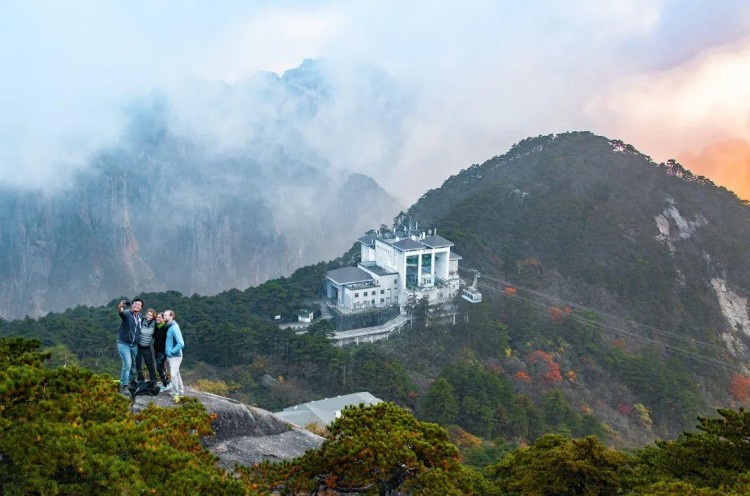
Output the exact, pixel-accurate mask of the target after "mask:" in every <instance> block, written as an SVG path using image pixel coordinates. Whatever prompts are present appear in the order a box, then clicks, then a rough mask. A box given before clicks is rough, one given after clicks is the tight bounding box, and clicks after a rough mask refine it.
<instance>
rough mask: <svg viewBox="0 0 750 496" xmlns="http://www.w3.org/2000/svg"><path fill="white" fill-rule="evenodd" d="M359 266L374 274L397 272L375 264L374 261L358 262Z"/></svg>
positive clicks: (383, 274)
mask: <svg viewBox="0 0 750 496" xmlns="http://www.w3.org/2000/svg"><path fill="white" fill-rule="evenodd" d="M359 266H360V267H362V268H363V269H365V270H369V271H370V272H373V273H374V274H377V275H379V276H387V275H391V274H398V272H396V271H395V270H390V269H386V268H385V267H381V266H380V265H378V264H376V263H375V262H360V264H359Z"/></svg>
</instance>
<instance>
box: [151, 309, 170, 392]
mask: <svg viewBox="0 0 750 496" xmlns="http://www.w3.org/2000/svg"><path fill="white" fill-rule="evenodd" d="M166 342H167V324H166V322H164V314H162V313H157V314H156V325H155V326H154V355H156V372H158V373H159V378H160V379H161V382H162V384H163V386H161V387H160V388H159V391H160V392H161V391H168V390H170V389H172V383H171V382H167V372H166V371H165V370H164V363H165V362H166V361H167V353H166V351H165V344H166Z"/></svg>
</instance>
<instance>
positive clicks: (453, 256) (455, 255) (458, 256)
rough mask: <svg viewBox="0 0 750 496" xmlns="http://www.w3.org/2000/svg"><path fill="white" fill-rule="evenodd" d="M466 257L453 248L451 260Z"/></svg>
mask: <svg viewBox="0 0 750 496" xmlns="http://www.w3.org/2000/svg"><path fill="white" fill-rule="evenodd" d="M463 258H464V257H462V256H461V255H459V254H458V253H456V252H455V251H453V250H451V260H462V259H463Z"/></svg>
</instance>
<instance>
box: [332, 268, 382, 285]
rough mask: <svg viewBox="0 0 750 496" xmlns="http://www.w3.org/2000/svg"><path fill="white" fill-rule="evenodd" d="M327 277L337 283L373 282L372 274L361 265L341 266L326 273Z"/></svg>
mask: <svg viewBox="0 0 750 496" xmlns="http://www.w3.org/2000/svg"><path fill="white" fill-rule="evenodd" d="M326 277H327V278H328V279H330V280H332V281H333V282H335V283H336V284H352V283H357V282H359V283H366V282H372V276H371V275H370V274H368V273H367V272H365V271H364V270H362V269H360V268H359V267H341V268H340V269H334V270H331V271H329V272H328V273H327V274H326Z"/></svg>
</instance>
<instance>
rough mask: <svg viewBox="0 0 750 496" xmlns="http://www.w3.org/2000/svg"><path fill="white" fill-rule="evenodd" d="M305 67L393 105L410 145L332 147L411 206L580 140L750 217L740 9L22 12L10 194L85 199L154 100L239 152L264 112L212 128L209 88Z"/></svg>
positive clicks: (641, 5)
mask: <svg viewBox="0 0 750 496" xmlns="http://www.w3.org/2000/svg"><path fill="white" fill-rule="evenodd" d="M304 59H317V60H325V61H326V64H327V65H328V67H331V68H334V72H335V74H337V78H338V79H337V82H338V84H339V86H340V87H341V88H343V89H344V90H342V91H344V93H345V94H351V95H360V97H361V93H357V91H356V89H357V85H359V84H360V83H361V81H360V80H359V79H358V78H357V77H356V74H357V73H358V71H360V70H361V68H362V67H372V68H377V70H380V71H383V72H384V73H385V74H387V75H388V77H389V80H390V81H391V82H393V83H394V84H395V85H397V88H398V94H399V95H400V96H399V98H401V101H402V102H403V109H402V112H401V114H399V126H398V129H378V128H377V127H378V126H379V125H380V126H387V125H389V122H391V121H384V122H382V123H379V122H378V121H377V120H375V121H371V122H370V121H368V122H364V123H363V122H362V120H361V113H360V112H358V111H356V110H357V109H358V105H361V103H362V102H357V101H354V100H346V99H342V100H341V101H342V102H343V103H340V105H343V106H344V107H346V108H340V109H338V110H337V111H332V112H330V114H329V116H328V121H327V122H328V125H329V126H330V127H329V128H326V129H324V130H322V131H321V132H319V133H318V135H317V139H319V140H320V143H319V144H320V149H321V150H324V151H326V152H327V155H328V156H329V159H330V160H331V162H332V165H333V166H335V167H339V168H342V169H347V170H353V171H359V172H365V173H368V174H369V175H371V176H372V177H374V178H375V179H376V180H378V181H379V182H380V183H381V184H382V185H383V186H384V187H385V188H386V189H387V190H388V191H389V192H391V193H392V194H394V195H395V196H396V197H397V198H399V199H400V200H401V201H402V202H403V203H405V204H407V205H408V204H410V203H412V202H413V201H415V200H416V199H417V198H418V197H419V196H420V195H421V194H423V193H424V192H425V191H426V190H427V189H429V188H435V187H438V186H439V185H440V184H441V183H442V181H443V180H445V179H446V178H447V177H448V176H450V175H452V174H456V173H457V172H459V171H460V170H461V169H464V168H466V167H468V166H470V165H472V164H474V163H481V162H484V161H485V160H487V159H489V158H491V157H493V156H496V155H501V154H503V153H505V152H506V151H507V150H508V149H509V148H510V147H511V146H512V145H513V143H515V142H518V141H520V140H522V139H524V138H526V137H529V136H537V135H540V134H551V133H560V132H565V131H580V130H587V131H592V132H594V133H596V134H600V135H604V136H607V137H609V138H613V139H621V140H623V141H625V142H627V143H630V144H632V145H633V146H635V147H636V148H637V149H639V150H640V151H641V152H643V153H645V154H647V155H650V156H651V157H652V158H653V159H654V160H655V161H657V162H661V161H665V160H667V159H670V158H675V159H677V160H678V161H679V162H681V163H682V164H683V165H685V166H686V167H687V168H689V169H691V170H692V171H693V172H694V173H695V174H701V175H705V176H707V177H708V178H710V179H712V180H713V181H714V182H716V183H717V184H720V185H723V186H726V187H727V188H729V189H731V190H732V191H735V192H736V193H737V194H738V195H739V196H740V197H742V198H745V199H748V198H750V84H748V83H749V82H750V4H748V3H747V2H741V1H731V0H722V1H720V2H705V1H669V0H631V1H628V2H622V1H610V0H578V1H573V0H571V1H566V2H556V1H553V0H549V1H534V0H532V1H527V2H523V4H521V2H497V1H489V0H472V1H470V2H461V3H459V2H447V1H434V0H433V1H420V0H416V1H411V2H397V1H390V0H379V1H358V0H338V1H319V2H304V1H284V0H279V1H275V2H247V1H233V0H227V1H222V2H210V3H209V2H202V1H190V0H181V1H169V0H164V1H157V2H153V1H148V2H147V1H137V0H136V1H131V2H97V1H88V2H86V1H76V0H70V1H67V2H41V1H39V2H37V1H33V0H32V1H29V0H24V1H16V0H9V1H6V2H4V3H3V15H2V16H0V61H2V62H3V64H4V69H3V77H2V78H0V108H2V109H3V110H2V112H0V186H9V187H21V188H43V189H53V188H60V187H64V186H65V185H66V184H69V181H70V178H71V177H73V174H74V173H75V172H76V171H78V170H81V169H84V168H85V167H87V166H88V164H89V163H90V161H89V158H90V157H91V156H92V154H94V153H96V151H97V150H100V149H102V148H104V147H107V146H110V145H112V144H116V143H117V142H118V140H119V139H120V137H121V135H122V132H123V128H124V126H126V124H127V112H126V109H128V108H129V106H131V105H132V103H133V102H134V101H136V100H137V99H138V98H143V97H144V96H145V95H149V94H151V93H152V92H154V91H160V92H162V93H163V94H166V95H169V96H170V97H173V98H174V100H175V101H176V102H183V107H184V108H185V109H187V108H189V109H190V110H191V111H192V115H191V116H190V118H185V119H183V125H185V126H190V125H192V124H191V123H193V124H195V125H196V126H201V125H203V126H206V125H207V124H206V123H210V125H211V127H212V129H213V130H214V131H213V132H215V133H216V132H219V133H224V134H227V135H231V134H232V133H234V132H235V131H236V127H237V120H236V116H237V115H242V114H243V113H252V112H253V111H254V109H253V108H252V105H253V104H257V102H247V105H248V108H244V107H243V102H235V103H237V104H236V105H233V106H232V107H233V108H232V109H231V110H227V111H226V112H225V113H219V112H213V113H212V115H211V116H210V118H208V117H206V118H204V116H203V115H202V114H201V107H200V106H199V105H194V104H193V103H192V102H195V101H196V100H199V99H200V98H199V96H197V95H195V93H194V92H195V91H199V90H196V88H205V87H206V86H205V84H206V83H207V84H209V85H211V84H214V85H215V84H219V83H221V84H228V85H238V84H241V83H242V82H243V81H247V80H248V79H249V78H252V76H253V75H254V74H256V73H258V72H259V71H273V72H276V73H278V74H281V73H283V72H284V71H286V70H288V69H292V68H294V67H297V66H299V65H300V64H301V63H302V61H303V60H304ZM198 83H200V84H198ZM347 87H348V89H349V90H350V92H349V93H346V91H345V90H346V89H347ZM353 98H354V97H353ZM347 102H348V103H349V104H351V105H350V106H348V105H347ZM206 112H209V111H208V110H206ZM176 115H177V116H179V115H181V114H180V113H179V112H177V113H176ZM184 115H187V114H184ZM371 117H372V116H371ZM217 130H218V131H217ZM236 136H237V137H241V136H243V135H242V133H239V132H238V133H237V134H236ZM313 138H315V136H313Z"/></svg>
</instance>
